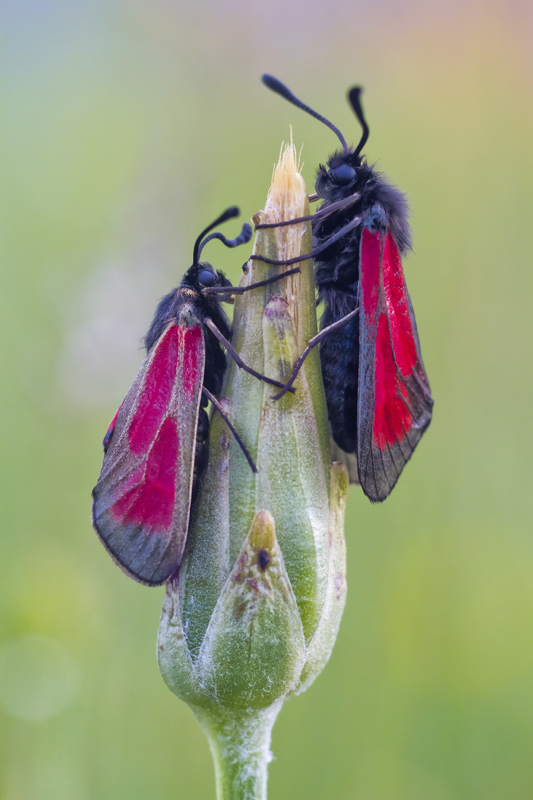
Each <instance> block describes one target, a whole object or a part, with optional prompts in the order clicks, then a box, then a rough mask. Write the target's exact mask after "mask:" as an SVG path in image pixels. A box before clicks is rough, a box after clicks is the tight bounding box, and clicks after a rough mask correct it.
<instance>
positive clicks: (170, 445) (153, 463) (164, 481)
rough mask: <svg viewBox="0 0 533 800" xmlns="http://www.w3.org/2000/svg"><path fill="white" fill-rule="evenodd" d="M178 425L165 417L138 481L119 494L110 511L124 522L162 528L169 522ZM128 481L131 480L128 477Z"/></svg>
mask: <svg viewBox="0 0 533 800" xmlns="http://www.w3.org/2000/svg"><path fill="white" fill-rule="evenodd" d="M178 446H179V442H178V429H177V426H176V421H175V420H174V418H173V417H167V419H166V420H165V421H164V422H163V424H162V426H161V429H160V431H159V433H158V435H157V439H156V440H155V442H154V445H153V447H152V449H151V450H150V454H149V456H148V458H147V459H146V463H145V465H144V469H143V470H142V472H141V474H139V473H138V472H137V473H136V475H135V477H137V478H138V480H139V483H137V485H136V486H132V488H131V489H129V490H128V491H126V493H125V494H124V495H123V496H122V497H120V498H119V499H118V500H117V501H116V502H115V503H114V504H113V505H112V506H111V509H110V510H111V514H112V515H113V517H114V518H115V519H117V520H120V521H121V522H122V523H123V524H124V525H132V524H133V525H143V526H147V527H150V528H152V529H155V530H166V529H167V528H169V527H170V525H171V523H172V515H173V512H174V504H175V501H176V464H177V458H178ZM128 483H131V480H130V481H128Z"/></svg>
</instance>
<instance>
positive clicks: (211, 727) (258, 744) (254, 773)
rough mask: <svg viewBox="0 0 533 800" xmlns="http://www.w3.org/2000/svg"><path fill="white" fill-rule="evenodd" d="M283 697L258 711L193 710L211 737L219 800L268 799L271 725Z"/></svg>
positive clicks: (195, 708)
mask: <svg viewBox="0 0 533 800" xmlns="http://www.w3.org/2000/svg"><path fill="white" fill-rule="evenodd" d="M281 705H282V703H281V701H279V702H276V703H274V704H273V705H271V706H270V707H269V708H264V709H261V710H259V711H256V710H254V711H247V710H243V711H241V712H235V711H227V710H223V709H220V710H216V711H215V710H213V711H208V710H206V709H205V708H199V707H198V706H196V707H194V708H193V711H194V713H195V715H196V717H197V719H198V721H199V722H200V725H201V726H202V728H203V729H204V731H205V733H206V736H207V738H208V740H209V746H210V748H211V753H212V754H213V761H214V764H215V776H216V785H217V800H266V796H267V768H268V763H269V761H270V758H271V755H270V738H271V735H272V726H273V725H274V722H275V720H276V717H277V715H278V713H279V710H280V708H281Z"/></svg>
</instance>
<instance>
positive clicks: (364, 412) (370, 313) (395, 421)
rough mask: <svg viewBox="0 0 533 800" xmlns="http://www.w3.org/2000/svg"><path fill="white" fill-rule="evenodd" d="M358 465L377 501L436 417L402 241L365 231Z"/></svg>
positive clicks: (363, 482)
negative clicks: (400, 248)
mask: <svg viewBox="0 0 533 800" xmlns="http://www.w3.org/2000/svg"><path fill="white" fill-rule="evenodd" d="M359 270H360V294H359V298H360V303H359V305H360V312H359V373H358V398H357V469H358V473H359V480H360V483H361V487H362V488H363V491H364V493H365V494H366V495H367V497H369V498H370V500H372V501H373V502H380V501H382V500H385V498H386V497H388V495H389V494H390V493H391V491H392V489H393V488H394V486H395V484H396V481H397V480H398V478H399V476H400V474H401V472H402V470H403V468H404V466H405V464H406V463H407V461H408V460H409V458H410V457H411V455H412V453H413V451H414V449H415V447H416V446H417V444H418V442H419V441H420V439H421V437H422V435H423V433H424V431H425V430H426V428H427V426H428V425H429V423H430V421H431V409H432V406H433V400H432V399H431V394H430V390H429V384H428V381H427V376H426V374H425V370H424V365H423V363H422V357H421V355H420V346H419V344H418V334H417V330H416V322H415V317H414V313H413V308H412V306H411V301H410V298H409V294H408V292H407V287H406V285H405V280H404V276H403V269H402V263H401V260H400V254H399V252H398V248H397V246H396V243H395V241H394V239H393V237H392V235H391V234H390V232H389V231H386V232H385V231H382V232H378V231H375V232H372V231H371V230H369V229H368V228H364V229H363V233H362V236H361V254H360V262H359Z"/></svg>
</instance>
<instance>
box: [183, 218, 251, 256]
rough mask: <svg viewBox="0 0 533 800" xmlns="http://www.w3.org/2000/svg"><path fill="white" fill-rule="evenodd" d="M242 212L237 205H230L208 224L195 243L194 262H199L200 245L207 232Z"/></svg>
mask: <svg viewBox="0 0 533 800" xmlns="http://www.w3.org/2000/svg"><path fill="white" fill-rule="evenodd" d="M240 213H241V212H240V211H239V209H238V207H237V206H230V208H227V209H226V210H225V211H224V212H223V213H222V214H221V215H220V216H219V217H217V218H216V220H215V221H214V222H212V223H211V225H208V226H207V228H206V229H205V230H203V231H202V232H201V234H200V235H199V237H198V238H197V240H196V241H195V243H194V250H193V256H192V263H193V264H198V259H199V257H200V249H201V248H200V245H201V242H202V239H203V238H204V236H205V235H206V233H209V231H212V230H213V228H216V227H217V225H221V224H222V223H223V222H226V220H228V219H233V217H238V216H239V214H240ZM241 236H242V231H241Z"/></svg>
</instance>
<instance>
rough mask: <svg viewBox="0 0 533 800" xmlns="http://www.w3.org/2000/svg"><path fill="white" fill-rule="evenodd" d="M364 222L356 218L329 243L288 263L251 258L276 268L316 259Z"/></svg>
mask: <svg viewBox="0 0 533 800" xmlns="http://www.w3.org/2000/svg"><path fill="white" fill-rule="evenodd" d="M362 221H363V219H362V217H354V218H353V219H352V220H350V222H348V223H347V224H346V225H344V227H343V228H341V229H340V230H338V231H337V233H334V234H333V236H330V237H329V239H327V241H325V242H322V244H320V245H319V246H318V247H315V248H314V250H311V252H310V253H306V254H305V255H303V256H295V257H294V258H288V259H287V261H276V260H275V259H273V258H267V257H266V256H259V255H251V256H250V258H251V259H252V261H264V263H265V264H274V266H276V267H282V266H283V265H284V264H296V263H298V261H306V260H307V259H308V258H315V256H318V255H319V254H320V253H322V252H323V251H324V250H327V248H328V247H329V246H330V245H332V244H334V242H337V241H338V240H339V239H342V237H343V236H346V234H347V233H350V231H353V229H354V228H357V226H358V225H360V224H361V222H362Z"/></svg>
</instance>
